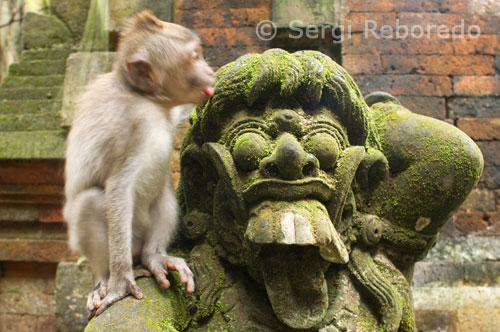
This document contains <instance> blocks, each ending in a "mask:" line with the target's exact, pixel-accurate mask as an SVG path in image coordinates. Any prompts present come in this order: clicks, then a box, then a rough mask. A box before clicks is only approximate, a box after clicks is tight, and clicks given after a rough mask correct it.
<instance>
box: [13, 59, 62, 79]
mask: <svg viewBox="0 0 500 332" xmlns="http://www.w3.org/2000/svg"><path fill="white" fill-rule="evenodd" d="M65 66H66V60H64V59H63V60H32V61H29V62H20V63H13V64H12V65H10V67H9V75H17V76H27V75H58V74H64V71H65V69H66V67H65Z"/></svg>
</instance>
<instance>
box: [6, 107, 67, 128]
mask: <svg viewBox="0 0 500 332" xmlns="http://www.w3.org/2000/svg"><path fill="white" fill-rule="evenodd" d="M60 127H61V116H60V115H59V114H58V113H55V112H54V113H46V114H23V115H10V114H9V115H0V130H1V131H3V132H8V131H34V130H56V129H59V128H60Z"/></svg>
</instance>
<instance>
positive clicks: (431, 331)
mask: <svg viewBox="0 0 500 332" xmlns="http://www.w3.org/2000/svg"><path fill="white" fill-rule="evenodd" d="M415 323H416V325H417V328H418V331H419V332H458V318H457V312H456V310H425V309H421V310H415Z"/></svg>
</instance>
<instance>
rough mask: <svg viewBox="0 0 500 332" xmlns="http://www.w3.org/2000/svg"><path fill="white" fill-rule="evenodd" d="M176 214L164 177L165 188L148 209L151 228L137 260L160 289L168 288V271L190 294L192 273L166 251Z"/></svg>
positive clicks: (168, 183) (167, 181)
mask: <svg viewBox="0 0 500 332" xmlns="http://www.w3.org/2000/svg"><path fill="white" fill-rule="evenodd" d="M177 210H178V206H177V199H176V197H175V193H174V190H173V188H172V183H171V180H170V177H169V176H168V175H167V180H166V185H165V187H164V188H163V191H162V193H161V195H160V196H159V197H158V199H157V200H156V201H155V202H154V203H153V206H152V208H151V212H150V222H151V227H150V228H149V231H148V233H147V234H146V238H145V243H144V247H143V249H142V257H141V260H142V263H143V264H144V265H145V266H146V267H147V268H148V269H149V270H150V271H151V273H153V275H154V276H155V278H156V280H157V281H158V283H159V284H160V286H161V287H162V288H164V289H166V288H168V287H170V282H169V281H168V280H167V278H166V276H167V274H168V269H170V270H176V271H178V272H179V275H180V278H181V282H182V284H183V285H185V286H186V290H187V292H188V293H193V292H194V280H193V273H192V272H191V270H190V269H189V267H188V266H187V264H186V262H185V261H184V260H183V259H182V258H179V257H174V256H169V255H168V254H167V251H166V249H167V246H168V244H169V243H170V241H171V239H172V237H173V234H174V232H175V228H176V225H177Z"/></svg>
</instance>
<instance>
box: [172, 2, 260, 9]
mask: <svg viewBox="0 0 500 332" xmlns="http://www.w3.org/2000/svg"><path fill="white" fill-rule="evenodd" d="M265 6H269V1H268V0H245V1H241V0H179V1H176V7H177V8H178V9H209V8H219V7H229V8H254V7H265Z"/></svg>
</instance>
